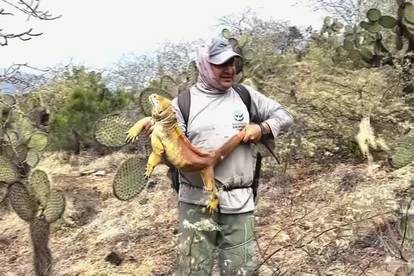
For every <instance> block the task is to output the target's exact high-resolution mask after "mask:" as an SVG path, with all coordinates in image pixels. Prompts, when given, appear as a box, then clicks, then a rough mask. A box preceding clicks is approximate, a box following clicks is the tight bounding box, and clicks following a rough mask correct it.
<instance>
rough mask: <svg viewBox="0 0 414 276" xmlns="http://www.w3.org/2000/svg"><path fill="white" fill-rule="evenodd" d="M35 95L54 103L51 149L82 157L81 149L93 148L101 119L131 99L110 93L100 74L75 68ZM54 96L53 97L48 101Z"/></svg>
mask: <svg viewBox="0 0 414 276" xmlns="http://www.w3.org/2000/svg"><path fill="white" fill-rule="evenodd" d="M33 94H34V95H36V96H38V97H39V98H40V101H42V98H45V97H47V98H48V100H53V103H52V104H51V106H49V109H50V114H51V119H50V121H51V123H50V135H51V143H52V148H54V149H70V150H74V152H75V153H79V151H80V149H81V147H90V146H91V145H94V144H95V142H94V138H93V129H94V125H95V122H96V121H97V120H98V119H99V118H101V117H102V116H104V115H106V114H108V113H110V112H112V111H116V110H121V109H123V108H125V107H126V106H127V105H128V104H129V103H130V102H131V101H132V99H131V95H130V94H128V93H126V92H124V91H123V90H116V91H110V90H109V89H108V88H107V87H106V85H105V83H104V81H103V79H102V76H101V74H100V73H98V72H94V71H87V70H86V69H85V68H84V67H75V68H72V69H71V70H70V71H66V72H63V73H62V74H61V76H60V77H59V78H57V81H56V83H53V84H50V85H49V86H47V87H45V88H44V89H42V90H39V91H36V92H34V93H33ZM49 95H53V96H54V97H52V96H51V97H49Z"/></svg>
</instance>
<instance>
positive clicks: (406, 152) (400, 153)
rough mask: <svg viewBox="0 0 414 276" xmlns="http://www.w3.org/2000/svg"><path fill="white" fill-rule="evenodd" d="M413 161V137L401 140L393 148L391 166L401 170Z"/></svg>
mask: <svg viewBox="0 0 414 276" xmlns="http://www.w3.org/2000/svg"><path fill="white" fill-rule="evenodd" d="M413 161H414V136H406V137H403V138H401V140H400V141H398V142H397V143H396V145H395V146H394V147H393V154H392V157H391V164H392V166H393V167H395V168H402V167H404V166H406V165H408V164H409V163H411V162H413Z"/></svg>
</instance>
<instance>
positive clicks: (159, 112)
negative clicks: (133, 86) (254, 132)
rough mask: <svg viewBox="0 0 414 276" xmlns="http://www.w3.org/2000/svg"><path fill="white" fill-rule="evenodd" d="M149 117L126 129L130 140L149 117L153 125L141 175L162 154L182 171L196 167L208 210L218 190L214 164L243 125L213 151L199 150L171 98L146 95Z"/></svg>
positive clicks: (239, 135)
mask: <svg viewBox="0 0 414 276" xmlns="http://www.w3.org/2000/svg"><path fill="white" fill-rule="evenodd" d="M149 100H150V102H151V105H152V114H151V115H152V117H145V118H143V119H141V120H139V121H138V122H137V123H135V125H134V126H133V127H132V128H131V129H130V130H129V131H128V135H127V141H133V140H135V139H136V138H137V136H138V135H139V134H140V133H141V131H142V130H143V128H144V127H145V126H146V125H147V124H148V122H149V121H150V120H152V121H153V123H154V127H153V131H152V134H151V146H152V152H151V154H150V156H149V159H148V162H147V167H146V171H145V177H147V178H148V177H149V176H150V175H151V173H152V171H153V170H154V167H155V166H157V165H158V164H160V163H161V161H162V157H166V159H167V160H168V161H169V162H170V163H171V164H172V165H173V166H175V167H176V168H178V169H180V170H182V171H200V175H201V178H202V180H203V183H204V189H205V190H206V191H207V192H208V193H209V194H210V195H209V201H208V209H209V212H210V213H212V212H213V211H215V210H216V209H217V207H218V204H219V200H218V192H217V188H216V185H215V180H214V166H215V165H216V164H217V163H218V162H220V161H221V160H223V159H224V158H226V157H227V156H228V155H229V154H230V153H231V152H232V151H233V150H234V149H235V148H236V147H237V146H238V145H239V144H240V142H241V141H242V140H243V137H244V136H245V129H243V130H241V131H240V132H238V133H237V134H235V135H234V136H233V137H231V138H230V139H229V140H228V141H227V142H226V143H224V145H222V146H221V147H220V148H218V149H217V150H214V151H203V150H200V149H198V148H197V147H195V146H194V145H192V144H191V143H190V141H189V140H188V139H187V137H186V136H185V135H184V134H183V133H182V131H181V128H180V127H179V126H178V124H177V118H176V116H175V112H174V110H173V108H172V106H171V101H170V100H168V99H167V98H164V97H162V96H160V95H157V94H152V95H151V96H150V97H149Z"/></svg>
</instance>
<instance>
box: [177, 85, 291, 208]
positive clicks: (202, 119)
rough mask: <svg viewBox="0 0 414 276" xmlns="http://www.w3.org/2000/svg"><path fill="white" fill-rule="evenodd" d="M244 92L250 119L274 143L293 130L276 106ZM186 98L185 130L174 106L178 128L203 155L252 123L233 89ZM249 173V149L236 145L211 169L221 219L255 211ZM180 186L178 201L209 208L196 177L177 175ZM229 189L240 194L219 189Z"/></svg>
mask: <svg viewBox="0 0 414 276" xmlns="http://www.w3.org/2000/svg"><path fill="white" fill-rule="evenodd" d="M245 87H246V88H247V89H248V91H249V93H250V97H251V115H252V116H255V118H257V119H258V120H259V121H261V122H266V123H267V124H268V125H269V126H270V128H271V131H272V134H273V136H274V137H277V135H278V134H279V131H280V130H282V129H286V128H288V127H289V126H290V125H291V124H292V122H293V120H292V117H291V115H290V114H289V113H288V112H287V111H286V110H285V109H284V108H283V107H282V106H281V105H280V104H279V103H278V102H276V101H274V100H272V99H270V98H268V97H266V96H264V95H263V94H261V93H260V92H258V91H256V90H254V89H253V88H251V87H249V86H245ZM190 95H191V106H190V113H189V117H188V123H187V125H185V123H184V119H183V116H182V114H181V112H180V110H179V108H178V104H177V99H174V100H173V102H172V104H173V107H174V109H175V112H176V114H177V121H178V124H179V126H180V127H181V128H182V130H183V131H184V132H186V133H187V136H188V139H189V140H190V141H191V143H192V144H194V145H195V146H197V147H199V148H201V149H204V150H214V149H217V148H218V147H220V146H221V145H223V144H224V143H225V142H226V141H227V140H228V139H229V138H230V137H232V136H233V135H234V134H236V133H237V132H238V131H239V130H241V129H242V128H243V127H244V126H245V125H246V124H248V123H249V122H250V118H249V111H248V110H247V108H246V106H245V105H244V103H243V101H242V99H241V98H240V96H239V95H238V93H237V92H236V91H234V89H233V88H231V89H229V90H228V91H227V92H225V93H222V94H211V93H206V92H204V91H202V90H200V89H198V88H197V87H196V86H193V87H192V88H191V89H190ZM253 170H254V156H253V152H252V145H250V144H240V145H239V146H238V147H237V148H236V149H235V150H234V151H233V152H232V153H231V154H230V155H229V156H228V157H227V158H226V159H225V160H223V161H222V162H220V163H219V164H218V165H217V166H216V167H215V168H214V175H215V179H216V185H217V186H218V189H219V201H220V212H221V213H228V214H231V213H233V214H235V213H244V212H249V211H253V210H254V201H253V190H252V188H250V185H251V184H252V181H253ZM180 183H181V185H180V192H179V196H178V198H179V201H182V202H186V203H192V204H198V205H207V200H208V194H207V193H206V192H205V191H204V190H203V188H202V187H203V182H202V180H201V177H200V174H199V172H181V174H180ZM232 186H233V187H235V186H237V187H238V188H237V189H232V190H223V189H222V188H223V187H232ZM243 187H245V188H243Z"/></svg>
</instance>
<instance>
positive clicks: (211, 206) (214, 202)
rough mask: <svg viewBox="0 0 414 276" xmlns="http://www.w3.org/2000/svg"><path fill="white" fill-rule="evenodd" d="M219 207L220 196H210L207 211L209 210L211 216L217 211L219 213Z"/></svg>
mask: <svg viewBox="0 0 414 276" xmlns="http://www.w3.org/2000/svg"><path fill="white" fill-rule="evenodd" d="M218 205H219V199H218V194H217V193H212V194H211V195H210V196H209V199H208V205H207V209H208V212H209V214H212V213H214V212H215V211H217V209H218Z"/></svg>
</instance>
